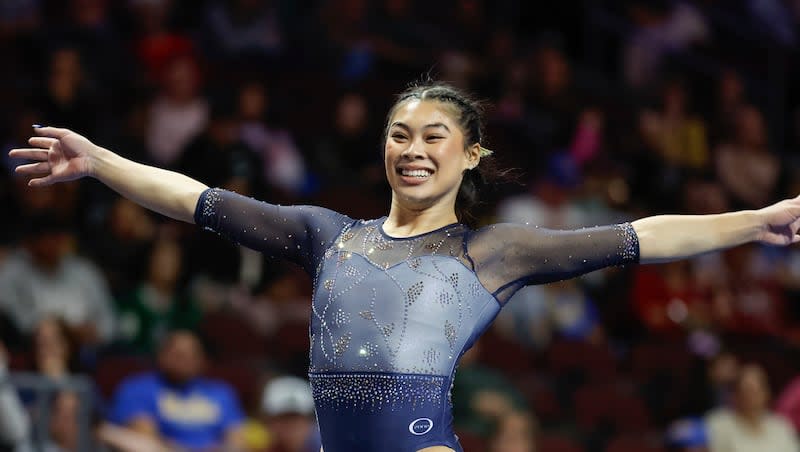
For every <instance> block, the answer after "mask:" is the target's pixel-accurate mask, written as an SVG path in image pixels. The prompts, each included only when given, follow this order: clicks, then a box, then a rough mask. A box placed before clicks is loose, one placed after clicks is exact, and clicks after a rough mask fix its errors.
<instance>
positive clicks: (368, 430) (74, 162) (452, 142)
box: [10, 84, 800, 452]
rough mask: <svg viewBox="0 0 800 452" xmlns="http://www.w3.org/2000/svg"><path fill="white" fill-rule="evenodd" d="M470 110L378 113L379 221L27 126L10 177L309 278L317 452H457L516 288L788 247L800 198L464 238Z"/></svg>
mask: <svg viewBox="0 0 800 452" xmlns="http://www.w3.org/2000/svg"><path fill="white" fill-rule="evenodd" d="M481 122H482V118H481V112H480V109H479V108H478V106H477V105H476V104H475V103H474V102H473V101H472V100H471V99H470V98H469V97H467V96H466V95H464V94H463V93H461V92H460V91H458V90H456V89H454V88H453V87H450V86H448V85H444V84H426V85H422V86H415V87H412V88H410V89H409V90H407V91H406V92H404V93H402V94H401V95H400V96H399V97H398V99H397V101H396V103H395V104H394V106H393V107H392V108H391V110H390V112H389V115H388V119H387V123H386V128H385V144H384V163H385V169H386V178H387V180H388V182H389V185H390V186H391V189H392V201H391V206H390V208H389V214H388V216H385V217H383V218H379V219H374V220H369V221H364V220H355V219H352V218H348V217H347V216H345V215H342V214H340V213H337V212H333V211H330V210H327V209H324V208H321V207H313V206H287V207H284V206H277V205H272V204H267V203H264V202H260V201H256V200H254V199H251V198H247V197H243V196H240V195H237V194H235V193H232V192H229V191H225V190H221V189H217V188H209V187H207V186H205V185H203V184H202V183H200V182H198V181H195V180H192V179H190V178H188V177H186V176H183V175H181V174H177V173H174V172H170V171H166V170H163V169H158V168H154V167H149V166H145V165H141V164H138V163H135V162H132V161H130V160H126V159H124V158H122V157H120V156H119V155H116V154H115V153H113V152H112V151H110V150H108V149H104V148H102V147H99V146H97V145H95V144H93V143H91V142H90V141H89V140H88V139H86V138H84V137H83V136H81V135H78V134H76V133H74V132H72V131H70V130H67V129H59V128H53V127H37V128H35V135H36V136H34V137H33V138H31V139H30V140H29V143H30V145H31V147H30V148H24V149H14V150H12V151H11V152H10V156H11V157H16V158H23V159H28V160H33V161H35V163H28V164H23V165H20V166H19V167H17V169H16V171H17V172H18V173H19V174H23V175H26V176H29V177H31V178H32V179H31V180H30V181H29V185H31V186H34V187H36V186H44V185H49V184H54V183H57V182H61V181H67V180H73V179H77V178H80V177H85V176H89V177H94V178H95V179H98V180H99V181H101V182H102V183H104V184H106V185H107V186H109V187H110V188H112V189H113V190H115V191H117V192H118V193H120V194H121V195H122V196H125V197H127V198H130V199H131V200H133V201H135V202H137V203H139V204H141V205H143V206H145V207H147V208H149V209H152V210H154V211H156V212H159V213H161V214H163V215H166V216H168V217H171V218H175V219H178V220H182V221H186V222H194V223H196V224H198V225H199V226H201V227H204V228H207V229H210V230H213V231H216V232H217V233H220V234H222V235H224V236H226V237H228V238H229V239H231V240H234V241H236V242H239V243H241V244H243V245H245V246H248V247H251V248H254V249H256V250H259V251H261V252H263V253H265V254H268V255H271V256H278V257H283V258H285V259H288V260H290V261H293V262H295V263H297V264H299V265H301V266H302V267H303V268H304V269H305V270H306V271H307V272H308V273H309V274H310V275H311V276H312V278H313V284H314V294H313V300H312V314H311V326H310V338H311V350H310V368H309V377H310V380H311V386H312V389H313V394H314V401H315V404H316V413H317V418H318V421H319V426H320V431H321V433H322V444H323V448H324V450H325V452H378V451H381V452H384V451H397V452H415V451H417V452H422V451H424V452H455V451H461V450H462V449H461V446H460V445H459V443H458V438H457V437H456V435H455V434H454V433H453V429H452V415H451V406H450V399H449V390H450V386H451V384H452V381H453V376H454V372H455V368H456V363H457V362H458V359H459V357H460V356H461V354H462V353H464V351H465V350H467V349H468V348H469V347H470V346H471V345H472V344H473V343H474V341H475V340H476V339H477V338H478V337H479V336H480V335H481V333H483V332H484V331H485V330H486V328H487V327H488V326H489V324H490V323H491V322H492V320H493V319H494V318H495V316H496V315H497V313H498V311H500V309H501V308H502V306H503V304H504V303H506V302H507V301H508V299H509V298H511V296H512V295H513V294H514V292H515V291H517V290H518V289H519V288H520V287H523V286H525V285H527V284H541V283H547V282H551V281H556V280H560V279H564V278H571V277H574V276H577V275H580V274H583V273H586V272H590V271H593V270H597V269H600V268H603V267H606V266H610V265H622V264H628V263H637V262H641V263H653V262H665V261H670V260H674V259H682V258H686V257H689V256H693V255H696V254H699V253H704V252H707V251H712V250H718V249H722V248H727V247H732V246H736V245H739V244H743V243H745V242H750V241H760V242H764V243H770V244H779V245H788V244H790V243H794V242H797V241H798V236H797V230H798V227H800V197H798V198H794V199H790V200H785V201H781V202H779V203H777V204H774V205H772V206H769V207H765V208H763V209H760V210H752V211H739V212H733V213H725V214H720V215H703V216H679V215H664V216H654V217H648V218H644V219H641V220H637V221H634V222H632V223H625V224H618V225H612V226H605V227H594V228H587V229H580V230H575V231H553V230H546V229H541V228H537V227H535V226H530V225H527V224H494V225H490V226H486V227H483V228H480V229H472V228H470V227H468V226H466V225H464V224H462V223H461V222H460V221H463V216H462V213H463V212H462V211H461V210H460V209H461V208H462V207H465V206H464V205H463V204H464V203H465V202H466V201H469V199H470V197H473V196H474V195H475V193H474V190H475V181H476V179H479V178H480V171H481V164H480V161H481V158H486V157H488V155H489V154H490V152H489V151H487V150H486V149H484V148H483V147H482V146H481V140H482V128H481Z"/></svg>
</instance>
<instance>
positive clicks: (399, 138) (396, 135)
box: [392, 133, 406, 140]
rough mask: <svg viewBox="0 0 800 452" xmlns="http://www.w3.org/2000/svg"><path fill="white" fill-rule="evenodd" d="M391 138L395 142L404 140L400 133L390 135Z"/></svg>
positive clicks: (404, 137)
mask: <svg viewBox="0 0 800 452" xmlns="http://www.w3.org/2000/svg"><path fill="white" fill-rule="evenodd" d="M392 138H394V139H395V140H405V139H406V136H405V135H403V134H402V133H394V134H392Z"/></svg>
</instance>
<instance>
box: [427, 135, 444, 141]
mask: <svg viewBox="0 0 800 452" xmlns="http://www.w3.org/2000/svg"><path fill="white" fill-rule="evenodd" d="M442 139H444V137H443V136H441V135H428V138H427V140H428V141H436V140H442Z"/></svg>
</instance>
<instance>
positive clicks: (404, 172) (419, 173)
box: [397, 168, 433, 179]
mask: <svg viewBox="0 0 800 452" xmlns="http://www.w3.org/2000/svg"><path fill="white" fill-rule="evenodd" d="M397 174H399V175H401V176H405V177H414V178H417V179H427V178H428V177H430V175H431V174H433V171H431V170H428V169H406V168H398V169H397Z"/></svg>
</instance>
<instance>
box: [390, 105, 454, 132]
mask: <svg viewBox="0 0 800 452" xmlns="http://www.w3.org/2000/svg"><path fill="white" fill-rule="evenodd" d="M453 114H454V112H453V109H452V108H449V106H448V105H447V104H443V103H441V102H439V101H434V100H419V99H412V100H409V101H406V102H403V103H402V104H400V106H399V107H398V108H397V110H396V111H395V112H394V115H393V116H392V118H391V120H390V124H393V123H395V122H402V123H404V124H406V125H408V126H410V127H421V126H424V125H425V124H434V123H442V124H445V125H447V126H448V127H450V130H457V129H458V128H457V127H456V126H457V123H456V121H455V119H454V118H453Z"/></svg>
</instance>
